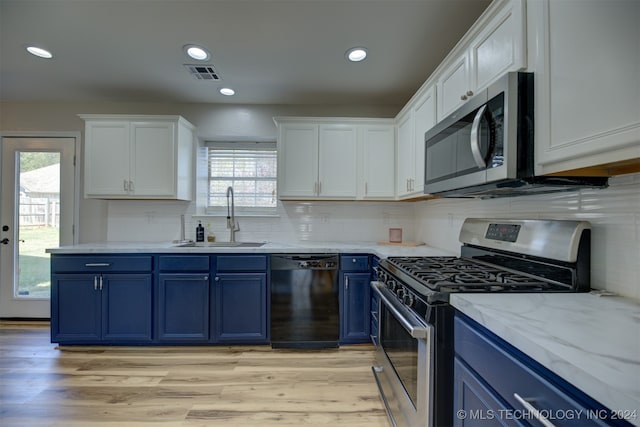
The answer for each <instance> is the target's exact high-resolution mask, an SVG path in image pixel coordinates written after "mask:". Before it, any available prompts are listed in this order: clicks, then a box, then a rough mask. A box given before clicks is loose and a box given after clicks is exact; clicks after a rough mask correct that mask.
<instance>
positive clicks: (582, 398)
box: [454, 317, 607, 427]
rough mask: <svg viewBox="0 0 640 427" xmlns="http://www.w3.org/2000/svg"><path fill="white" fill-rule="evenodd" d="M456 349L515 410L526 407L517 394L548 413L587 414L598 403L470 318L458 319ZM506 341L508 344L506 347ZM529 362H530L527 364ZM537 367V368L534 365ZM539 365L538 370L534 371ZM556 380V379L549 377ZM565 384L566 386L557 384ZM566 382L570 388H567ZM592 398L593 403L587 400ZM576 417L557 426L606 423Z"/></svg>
mask: <svg viewBox="0 0 640 427" xmlns="http://www.w3.org/2000/svg"><path fill="white" fill-rule="evenodd" d="M454 328H455V329H454V335H455V352H456V354H457V356H458V357H460V358H462V359H463V360H464V362H465V363H466V364H467V365H468V366H469V367H470V368H471V369H472V370H473V371H474V372H476V373H477V374H478V376H479V377H481V378H482V379H483V380H484V381H485V382H486V383H487V384H488V385H489V386H490V387H491V388H492V389H494V390H495V391H496V392H497V393H498V394H499V395H500V396H501V397H502V399H504V400H505V401H506V402H508V404H509V405H510V406H511V407H512V408H513V409H515V410H525V407H524V406H523V404H522V403H521V402H520V401H518V399H517V398H516V397H515V395H516V394H517V395H518V396H520V397H521V398H522V399H525V400H526V401H528V402H529V403H531V404H532V405H533V406H534V407H535V408H536V409H537V410H540V411H543V412H544V413H551V414H558V413H567V414H569V413H570V414H578V413H580V412H579V411H582V414H583V415H584V414H587V413H588V409H587V408H589V409H590V408H591V404H592V403H595V402H593V401H592V400H591V399H590V398H588V397H587V396H586V395H584V394H583V393H582V392H580V391H579V390H577V389H575V388H574V387H573V386H571V385H569V384H568V383H565V382H564V381H563V380H561V379H560V378H559V377H557V376H556V375H555V374H553V373H552V372H550V371H548V370H547V369H546V368H544V367H542V366H539V365H538V364H537V362H534V361H532V360H530V359H528V357H527V356H526V355H524V354H523V353H519V352H518V350H516V349H513V348H509V347H507V345H506V344H502V343H501V342H499V341H497V339H496V338H494V337H489V336H488V335H486V334H485V333H483V332H480V331H479V330H477V329H476V328H475V327H474V326H472V325H471V324H470V323H468V321H467V320H466V319H463V318H461V317H456V319H455V323H454ZM503 345H504V346H505V347H503ZM525 363H526V365H525ZM532 367H533V368H532ZM534 369H535V371H534ZM549 379H552V380H553V383H552V382H551V381H549ZM560 384H563V385H562V388H559V387H557V386H556V385H560ZM565 386H566V388H564V387H565ZM585 402H589V404H587V403H585ZM585 417H586V415H585V416H584V417H577V416H576V417H575V419H563V420H554V423H557V424H556V425H557V426H575V427H587V426H605V425H607V424H606V423H605V422H603V421H602V420H598V419H586V418H585Z"/></svg>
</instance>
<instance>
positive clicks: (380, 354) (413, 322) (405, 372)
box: [371, 282, 434, 427]
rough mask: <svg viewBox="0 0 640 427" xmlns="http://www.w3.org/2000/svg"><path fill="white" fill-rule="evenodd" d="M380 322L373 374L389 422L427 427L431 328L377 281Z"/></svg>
mask: <svg viewBox="0 0 640 427" xmlns="http://www.w3.org/2000/svg"><path fill="white" fill-rule="evenodd" d="M371 287H372V289H373V291H374V292H375V293H376V294H377V295H378V297H379V298H380V304H379V306H378V315H379V319H380V324H379V329H378V338H379V345H378V348H377V353H376V362H377V365H376V366H374V367H373V368H372V369H373V374H374V376H375V378H376V382H377V384H378V388H379V390H380V395H381V397H382V400H383V401H384V404H385V407H386V410H387V413H388V414H389V419H390V420H391V423H392V424H393V425H394V426H398V427H405V426H407V427H417V426H420V427H425V426H427V427H431V426H432V425H433V422H432V419H433V417H432V416H431V413H432V411H431V408H432V405H433V394H432V393H433V379H432V372H433V342H434V340H433V336H434V328H433V326H432V325H428V324H427V323H426V322H424V321H423V320H422V319H420V318H419V317H418V316H416V315H415V314H414V313H413V312H412V311H411V310H410V309H408V308H407V307H406V306H404V305H403V304H402V303H400V302H399V301H398V300H397V299H396V296H395V295H394V294H393V293H392V292H391V291H389V290H388V289H387V288H386V287H385V286H384V284H382V283H380V282H371Z"/></svg>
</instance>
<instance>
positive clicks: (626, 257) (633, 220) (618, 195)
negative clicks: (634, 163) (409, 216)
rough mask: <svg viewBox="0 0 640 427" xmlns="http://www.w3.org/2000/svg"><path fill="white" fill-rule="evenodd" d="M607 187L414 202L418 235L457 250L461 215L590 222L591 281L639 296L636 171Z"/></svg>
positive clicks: (639, 192) (596, 285)
mask: <svg viewBox="0 0 640 427" xmlns="http://www.w3.org/2000/svg"><path fill="white" fill-rule="evenodd" d="M609 184H610V185H609V187H608V188H606V189H582V190H578V191H572V192H564V193H554V194H547V195H538V196H525V197H514V198H502V199H488V200H475V199H440V200H430V201H425V202H420V203H418V204H416V206H415V207H414V209H415V213H414V215H415V218H416V222H415V226H416V233H417V235H418V236H419V238H420V240H422V241H424V242H426V243H427V244H429V245H431V246H436V247H439V248H443V249H447V250H450V251H454V252H457V253H459V249H460V243H459V242H458V233H459V231H460V227H461V225H462V222H463V221H464V219H465V218H468V217H482V218H489V217H495V218H533V219H538V218H544V219H578V220H584V221H589V222H590V223H591V226H592V235H591V266H592V268H591V283H592V286H593V287H594V288H599V289H607V290H609V291H612V292H616V293H618V294H620V295H625V296H628V297H631V298H635V299H639V300H640V174H632V175H625V176H619V177H614V178H611V179H610V180H609Z"/></svg>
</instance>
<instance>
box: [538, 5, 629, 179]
mask: <svg viewBox="0 0 640 427" xmlns="http://www.w3.org/2000/svg"><path fill="white" fill-rule="evenodd" d="M639 23H640V2H639V1H619V0H595V1H572V2H569V1H564V0H552V1H549V0H535V1H532V0H530V1H529V3H528V28H529V34H528V38H529V62H530V64H531V65H532V71H534V72H535V78H536V93H535V97H536V103H535V108H536V111H535V120H536V123H535V135H536V173H538V174H550V173H555V174H564V175H585V174H592V175H598V174H601V175H609V174H616V173H625V172H633V171H638V170H639V169H640V166H639V163H640V48H639V40H640V24H639Z"/></svg>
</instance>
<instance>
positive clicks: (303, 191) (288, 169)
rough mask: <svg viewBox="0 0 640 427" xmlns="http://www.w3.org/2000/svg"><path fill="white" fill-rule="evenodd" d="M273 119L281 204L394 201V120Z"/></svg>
mask: <svg viewBox="0 0 640 427" xmlns="http://www.w3.org/2000/svg"><path fill="white" fill-rule="evenodd" d="M275 121H276V123H277V125H278V197H279V198H280V199H281V200H322V199H326V200H356V199H385V198H390V199H392V198H393V197H394V188H393V186H394V182H395V180H394V175H393V174H394V160H395V157H394V149H395V145H394V138H393V136H394V135H393V124H392V123H393V121H391V120H388V119H342V118H313V117H309V118H304V117H279V118H275ZM389 188H390V190H389Z"/></svg>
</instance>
